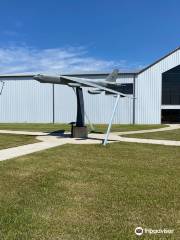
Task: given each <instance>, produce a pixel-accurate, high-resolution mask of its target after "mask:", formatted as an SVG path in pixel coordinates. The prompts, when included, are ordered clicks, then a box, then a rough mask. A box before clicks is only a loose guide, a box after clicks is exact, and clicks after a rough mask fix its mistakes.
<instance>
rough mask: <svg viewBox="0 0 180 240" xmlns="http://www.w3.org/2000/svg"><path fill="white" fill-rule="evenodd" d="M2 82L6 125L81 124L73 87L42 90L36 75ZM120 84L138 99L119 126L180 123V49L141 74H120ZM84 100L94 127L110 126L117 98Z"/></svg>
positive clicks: (128, 104) (126, 106)
mask: <svg viewBox="0 0 180 240" xmlns="http://www.w3.org/2000/svg"><path fill="white" fill-rule="evenodd" d="M67 75H68V76H75V77H82V78H85V77H88V78H90V79H92V80H93V79H94V80H95V79H105V78H106V77H107V76H108V73H88V74H87V73H86V74H83V73H82V74H66V76H67ZM0 80H2V81H3V82H4V83H5V84H4V86H3V85H2V86H3V92H2V94H1V96H0V122H29V123H46V122H53V123H54V122H59V123H65V122H71V121H73V120H74V119H75V116H76V108H75V105H76V98H75V95H74V94H73V91H72V89H70V88H68V87H67V86H59V85H56V84H43V85H42V84H40V83H38V82H36V81H35V80H33V78H32V75H13V76H10V75H4V76H2V75H1V76H0ZM3 82H2V83H3ZM117 82H119V83H121V84H122V89H123V86H124V89H123V92H124V93H128V94H129V95H132V97H133V98H121V99H120V101H119V104H118V108H117V112H116V115H115V118H114V123H122V124H160V123H176V122H180V47H179V48H177V49H175V50H174V51H172V52H170V53H169V54H167V55H166V56H164V57H162V58H161V59H159V60H158V61H156V62H154V63H153V64H151V65H149V66H147V67H146V68H144V69H142V70H140V71H138V72H120V73H119V75H118V79H117ZM84 99H85V110H86V115H87V116H89V117H90V120H91V121H92V122H93V123H107V122H108V121H109V116H110V114H111V112H112V108H113V105H114V101H115V99H114V97H113V96H106V95H103V94H100V95H93V96H92V95H90V94H88V92H87V91H84ZM87 118H88V117H87Z"/></svg>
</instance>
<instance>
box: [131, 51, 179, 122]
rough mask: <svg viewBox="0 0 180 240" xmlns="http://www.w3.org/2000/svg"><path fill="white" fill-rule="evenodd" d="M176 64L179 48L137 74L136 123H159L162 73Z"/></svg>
mask: <svg viewBox="0 0 180 240" xmlns="http://www.w3.org/2000/svg"><path fill="white" fill-rule="evenodd" d="M177 65H180V50H178V51H175V52H174V53H172V54H171V55H169V56H167V57H166V58H164V59H162V60H161V61H160V62H158V63H157V64H155V65H153V66H152V67H150V68H148V69H147V70H146V71H144V72H142V73H141V74H139V75H138V76H137V79H136V104H135V113H136V114H135V122H136V123H138V124H159V123H161V92H162V90H161V87H162V73H163V72H165V71H167V70H169V69H171V68H173V67H175V66H177Z"/></svg>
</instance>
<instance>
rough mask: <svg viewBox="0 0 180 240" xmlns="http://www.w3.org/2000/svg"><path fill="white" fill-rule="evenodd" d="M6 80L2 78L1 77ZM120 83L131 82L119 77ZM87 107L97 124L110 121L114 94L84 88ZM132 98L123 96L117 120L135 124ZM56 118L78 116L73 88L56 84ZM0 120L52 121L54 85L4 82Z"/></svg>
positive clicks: (13, 81) (115, 120)
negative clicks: (88, 90)
mask: <svg viewBox="0 0 180 240" xmlns="http://www.w3.org/2000/svg"><path fill="white" fill-rule="evenodd" d="M2 80H3V79H2ZM118 82H121V83H132V82H133V79H132V77H130V76H123V77H122V78H119V79H118ZM84 99H85V110H86V113H87V115H88V117H89V118H90V120H91V121H92V122H94V123H106V122H108V121H109V118H110V114H111V112H112V108H113V104H114V101H115V98H114V97H113V96H105V95H104V94H101V95H90V94H88V93H87V91H84ZM132 108H133V102H132V99H128V98H121V99H120V102H119V105H118V109H117V113H116V115H115V119H114V123H132V115H133V114H132V111H133V109H132ZM54 110H55V111H54V113H55V115H54V120H55V122H60V123H67V122H71V121H75V119H76V96H75V93H74V92H73V89H71V88H69V87H67V86H62V85H55V86H54ZM0 122H35V123H36V122H42V123H45V122H53V87H52V85H51V84H41V83H38V82H36V81H34V80H31V79H25V80H16V79H15V80H8V81H5V86H4V90H3V94H2V95H1V96H0Z"/></svg>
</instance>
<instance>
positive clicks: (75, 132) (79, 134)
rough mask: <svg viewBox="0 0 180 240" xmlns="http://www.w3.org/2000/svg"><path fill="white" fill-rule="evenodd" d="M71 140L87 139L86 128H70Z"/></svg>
mask: <svg viewBox="0 0 180 240" xmlns="http://www.w3.org/2000/svg"><path fill="white" fill-rule="evenodd" d="M71 135H72V137H73V138H87V137H88V129H87V127H86V126H85V127H76V126H73V127H72V133H71Z"/></svg>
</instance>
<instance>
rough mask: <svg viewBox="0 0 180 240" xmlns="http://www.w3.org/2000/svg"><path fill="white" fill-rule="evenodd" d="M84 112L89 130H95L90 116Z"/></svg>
mask: <svg viewBox="0 0 180 240" xmlns="http://www.w3.org/2000/svg"><path fill="white" fill-rule="evenodd" d="M84 113H85V116H86V118H87V120H88V123H89V125H90V128H91V131H93V132H94V131H95V128H94V126H93V124H92V123H91V121H90V118H89V117H88V115H87V113H86V111H85V110H84Z"/></svg>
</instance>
